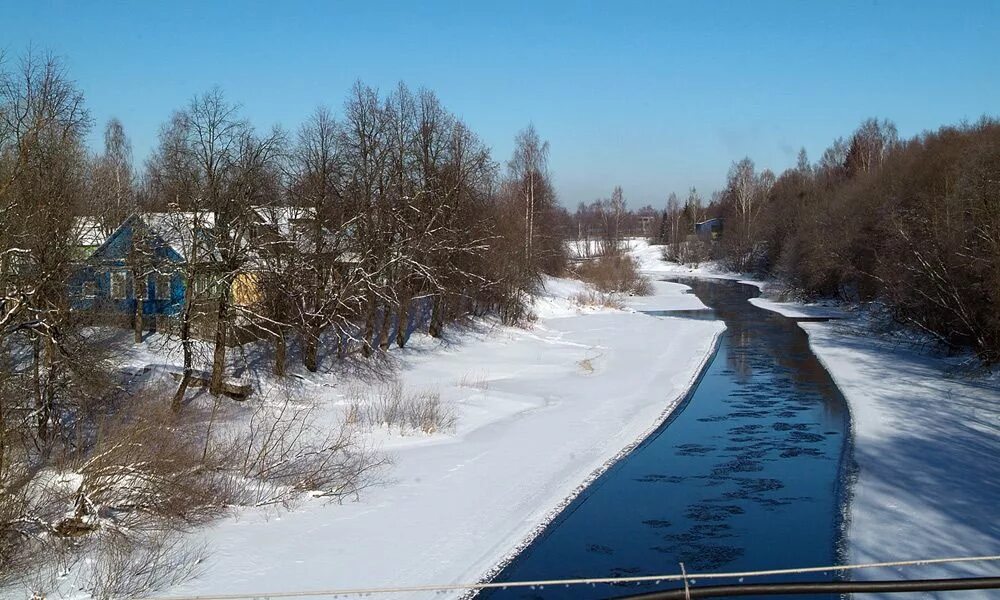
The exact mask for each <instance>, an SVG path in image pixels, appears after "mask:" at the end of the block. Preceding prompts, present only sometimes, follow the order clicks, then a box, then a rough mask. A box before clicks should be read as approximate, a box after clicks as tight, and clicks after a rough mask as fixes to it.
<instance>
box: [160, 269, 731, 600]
mask: <svg viewBox="0 0 1000 600" xmlns="http://www.w3.org/2000/svg"><path fill="white" fill-rule="evenodd" d="M578 287H579V286H578V284H575V283H569V282H565V281H562V282H560V281H552V282H550V285H549V294H548V297H547V298H544V299H543V300H541V301H540V304H538V305H536V312H537V313H538V314H539V320H538V321H537V322H536V323H535V325H534V327H533V328H532V329H529V330H520V329H512V328H497V329H496V330H494V332H492V333H491V334H490V335H482V334H476V333H471V332H470V333H467V334H464V335H463V336H460V337H459V338H457V339H453V340H452V341H451V342H450V344H448V345H445V346H443V347H437V348H433V349H429V348H427V347H422V346H421V345H420V344H416V345H415V347H414V348H412V349H407V350H405V351H402V352H400V353H399V358H400V360H401V362H402V364H403V368H402V370H401V372H400V374H399V375H400V378H401V380H402V381H403V383H404V384H405V385H406V386H407V387H408V388H411V389H421V388H428V387H430V388H433V389H436V390H439V391H440V393H441V397H442V399H443V400H447V401H449V402H453V403H454V405H455V406H456V407H457V412H458V419H459V421H458V427H457V429H456V431H455V432H454V433H452V434H451V435H447V436H441V435H437V436H433V437H431V438H424V437H421V436H414V437H413V438H412V439H411V440H409V441H407V440H403V441H399V440H397V441H396V442H395V443H393V445H392V454H393V457H394V460H395V464H394V465H393V467H392V469H391V471H390V472H389V473H388V475H387V481H386V482H385V484H384V485H381V486H379V487H377V488H373V489H369V490H367V491H366V492H365V493H364V494H363V495H362V497H361V499H360V500H359V501H358V502H348V503H345V504H342V505H330V504H323V503H320V502H319V501H308V502H306V503H304V504H303V505H301V506H299V507H297V508H296V509H295V510H293V511H291V512H284V513H282V512H279V513H275V512H273V511H263V510H261V511H244V512H242V513H241V514H239V515H237V516H236V517H233V518H228V519H225V520H223V521H220V522H218V523H217V524H215V525H214V526H212V527H211V528H209V529H207V530H205V531H203V532H201V533H199V534H198V535H200V536H201V537H203V538H204V539H205V541H206V542H207V544H208V546H209V550H210V553H211V557H210V559H209V564H208V565H207V566H206V568H204V569H203V570H202V575H201V576H200V577H198V578H197V579H195V580H192V581H189V582H188V583H186V584H184V585H182V586H180V587H176V588H173V589H170V590H168V592H167V594H168V595H205V594H220V593H225V594H252V595H266V594H267V593H268V592H277V591H289V590H306V589H331V588H347V587H369V586H395V585H399V586H402V585H420V584H428V583H449V582H460V581H470V580H477V579H479V578H480V577H482V576H483V575H484V574H485V573H487V572H488V571H489V570H490V569H491V568H492V567H494V566H495V565H497V564H498V563H499V562H501V561H502V560H503V559H505V558H507V557H509V556H510V555H511V554H512V553H513V552H515V551H516V549H517V548H518V547H519V545H520V544H521V543H522V542H523V541H525V540H526V539H528V538H529V537H530V536H531V534H532V533H533V532H535V531H536V530H537V529H538V528H539V527H540V526H541V525H543V524H544V523H545V522H546V521H547V520H548V519H549V518H551V517H552V516H554V514H555V511H557V510H558V508H559V507H560V506H562V505H563V503H564V502H565V501H566V499H567V498H568V497H569V496H571V495H573V494H574V493H575V492H576V491H577V490H578V489H579V488H580V486H581V484H583V483H584V482H585V481H586V480H587V479H588V478H589V477H591V476H592V475H593V474H594V473H595V472H596V471H598V470H600V469H601V468H603V467H604V466H605V465H606V464H607V463H608V461H610V460H612V459H613V458H614V457H616V456H618V455H619V454H620V453H621V452H622V451H623V450H624V449H626V448H628V447H629V446H630V445H632V444H634V443H636V442H637V441H638V440H640V439H641V438H643V437H644V436H645V435H646V434H647V433H649V432H650V431H651V430H652V429H654V428H655V427H656V425H657V424H658V423H659V422H661V421H662V419H663V418H664V417H665V416H666V414H667V413H668V412H669V410H670V409H672V408H673V407H674V406H675V405H676V403H677V402H678V401H679V400H680V399H681V398H682V397H683V395H684V393H685V391H686V390H687V388H688V386H689V385H690V384H691V383H692V381H693V380H694V378H695V377H696V375H697V373H698V371H699V370H700V368H701V366H702V365H703V364H704V363H705V361H706V360H707V359H708V358H709V356H710V354H711V351H712V348H713V346H714V340H715V339H716V337H717V335H718V334H719V333H720V332H721V330H722V327H723V326H722V325H721V324H720V323H716V322H709V321H695V320H691V321H687V320H679V319H658V318H655V317H651V316H647V315H643V314H640V313H636V312H629V311H607V310H605V311H597V312H591V313H587V314H580V313H579V312H578V311H575V310H573V309H571V308H570V305H569V304H568V303H567V301H566V300H565V298H563V296H566V295H568V294H572V293H576V292H577V291H578ZM683 289H684V288H683V286H677V285H675V284H660V285H657V286H656V295H654V296H652V297H648V298H643V299H642V300H641V301H637V302H635V305H636V308H640V309H642V310H664V309H688V308H701V307H702V306H701V305H700V303H699V302H697V299H696V298H694V297H693V296H691V295H689V294H684V293H682V292H683ZM692 300H693V301H692ZM470 374H471V377H470ZM470 381H472V384H471V385H470V383H469V382H470ZM463 382H464V383H463ZM316 383H317V384H320V383H321V382H316ZM332 385H333V387H330V388H329V390H328V391H327V392H325V393H327V394H328V400H327V401H328V402H329V403H330V405H331V406H333V405H336V404H337V403H338V402H341V400H340V396H341V393H340V392H338V388H337V385H338V384H332ZM317 387H322V386H320V385H318V386H317ZM432 595H433V594H425V596H432ZM418 596H419V595H418Z"/></svg>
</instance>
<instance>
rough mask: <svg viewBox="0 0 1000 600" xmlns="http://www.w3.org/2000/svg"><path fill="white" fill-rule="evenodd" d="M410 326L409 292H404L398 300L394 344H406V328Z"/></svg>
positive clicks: (401, 345)
mask: <svg viewBox="0 0 1000 600" xmlns="http://www.w3.org/2000/svg"><path fill="white" fill-rule="evenodd" d="M409 328H410V293H409V292H405V293H404V294H403V297H402V299H400V301H399V323H398V324H397V325H396V345H397V346H399V347H400V348H402V347H403V346H405V345H406V339H407V336H406V334H407V330H409Z"/></svg>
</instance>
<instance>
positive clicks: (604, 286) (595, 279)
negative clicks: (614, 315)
mask: <svg viewBox="0 0 1000 600" xmlns="http://www.w3.org/2000/svg"><path fill="white" fill-rule="evenodd" d="M577 275H578V276H579V277H580V279H582V280H584V281H586V282H587V283H590V284H591V285H593V286H594V287H595V288H597V289H598V290H599V291H601V292H604V293H623V294H630V295H634V296H648V295H650V294H651V293H653V286H652V284H651V283H650V281H649V278H647V277H645V276H644V275H643V274H642V273H640V272H639V268H638V265H637V264H636V262H635V260H634V259H633V258H632V257H631V256H628V255H617V256H602V257H600V258H597V259H594V260H588V261H584V262H583V263H581V264H580V266H579V267H577Z"/></svg>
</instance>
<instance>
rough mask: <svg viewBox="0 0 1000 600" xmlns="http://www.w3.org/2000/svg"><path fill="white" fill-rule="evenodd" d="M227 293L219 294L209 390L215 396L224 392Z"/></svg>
mask: <svg viewBox="0 0 1000 600" xmlns="http://www.w3.org/2000/svg"><path fill="white" fill-rule="evenodd" d="M227 304H228V303H227V302H226V293H225V292H223V293H221V294H219V310H218V312H217V313H216V317H215V352H214V353H213V354H212V381H211V383H210V384H209V386H208V391H209V392H210V393H211V394H212V395H213V396H218V395H219V394H221V393H222V384H223V381H224V379H225V372H226V325H227V323H226V320H227V319H226V316H227V315H226V313H227V310H226V309H227Z"/></svg>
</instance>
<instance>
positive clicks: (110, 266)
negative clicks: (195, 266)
mask: <svg viewBox="0 0 1000 600" xmlns="http://www.w3.org/2000/svg"><path fill="white" fill-rule="evenodd" d="M149 216H150V215H146V217H147V218H144V216H143V215H138V214H133V215H132V216H130V217H129V218H127V219H126V220H125V221H124V222H123V223H122V224H121V225H120V226H119V227H118V229H116V230H115V231H114V232H113V233H112V234H111V235H110V236H108V238H107V240H105V241H104V243H102V244H101V245H100V246H98V247H97V248H96V249H95V250H94V251H93V252H92V253H91V254H90V256H89V257H87V258H86V259H85V260H84V261H83V262H81V263H80V264H79V266H78V268H77V269H76V271H75V272H74V274H73V276H72V277H71V279H70V285H69V294H70V298H71V301H72V306H73V308H74V309H75V310H90V311H93V312H95V313H99V314H102V315H105V316H121V317H123V318H131V316H132V315H134V314H135V312H136V310H135V309H136V302H138V301H141V302H143V311H142V312H143V314H144V315H146V316H148V317H149V318H150V319H155V318H156V317H158V316H170V315H174V314H176V313H177V312H178V311H179V310H180V309H181V307H182V305H183V303H184V286H185V285H186V283H185V281H184V277H183V276H182V274H181V270H180V269H179V268H178V267H179V266H180V265H181V264H183V263H184V260H185V259H184V251H183V244H182V243H177V241H178V240H181V239H183V236H177V235H171V233H170V232H168V231H166V230H164V229H163V228H162V226H161V227H157V226H156V225H157V224H158V223H156V221H157V219H155V218H152V219H151V218H148V217H149ZM151 221H152V224H151ZM160 225H162V224H160ZM134 272H140V273H143V277H144V279H145V285H140V286H139V294H138V295H139V296H140V298H136V295H137V294H136V293H135V292H136V287H135V286H134V285H133V274H134Z"/></svg>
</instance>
